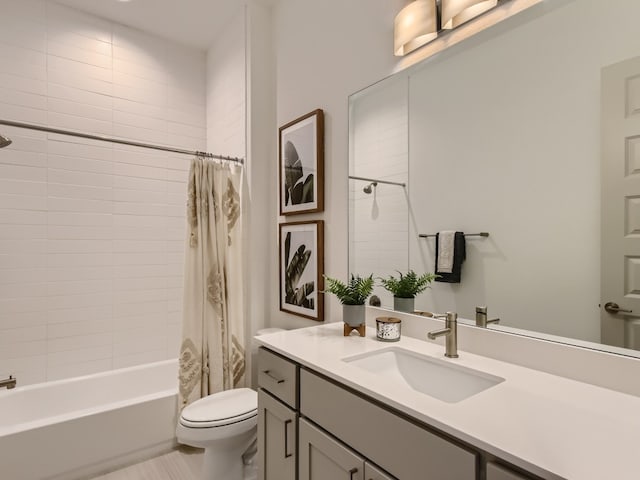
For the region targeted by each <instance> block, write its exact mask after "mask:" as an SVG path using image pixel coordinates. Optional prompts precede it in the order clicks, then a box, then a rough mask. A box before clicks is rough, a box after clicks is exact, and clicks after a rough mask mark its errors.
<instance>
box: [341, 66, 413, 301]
mask: <svg viewBox="0 0 640 480" xmlns="http://www.w3.org/2000/svg"><path fill="white" fill-rule="evenodd" d="M349 117H350V122H349V125H350V136H349V139H350V140H349V148H350V155H349V158H350V160H351V163H350V166H349V170H350V175H349V218H350V221H349V240H350V241H349V271H350V272H351V273H353V274H360V275H365V276H366V275H369V274H371V273H373V274H374V277H380V276H387V275H391V274H394V273H396V270H403V271H406V270H407V269H408V264H409V263H408V262H409V251H408V244H409V238H408V235H409V223H408V212H409V208H408V201H407V194H406V186H405V185H406V183H407V181H408V167H409V162H408V148H409V145H408V128H409V123H408V104H407V79H406V78H404V77H402V78H401V76H397V77H393V78H392V79H391V81H388V82H380V84H378V85H374V86H373V87H370V89H369V90H367V92H366V95H362V96H361V97H359V96H357V95H356V96H352V98H351V102H350V111H349ZM356 159H357V162H355V161H354V160H356ZM374 184H376V185H375V186H374ZM376 284H377V286H376V287H375V289H374V292H373V294H374V295H376V296H377V297H379V298H380V301H381V303H382V305H384V306H386V305H391V304H392V303H393V300H392V298H393V297H392V295H391V294H390V293H389V292H388V291H386V290H385V289H384V288H382V287H381V286H379V285H378V284H379V282H376Z"/></svg>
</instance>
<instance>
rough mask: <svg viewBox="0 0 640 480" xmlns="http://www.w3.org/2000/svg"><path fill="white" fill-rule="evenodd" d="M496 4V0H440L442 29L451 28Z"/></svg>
mask: <svg viewBox="0 0 640 480" xmlns="http://www.w3.org/2000/svg"><path fill="white" fill-rule="evenodd" d="M496 5H498V0H441V11H442V20H441V25H442V27H441V28H442V29H443V30H451V29H454V28H456V27H458V26H460V25H462V24H463V23H465V22H468V21H469V20H471V19H473V18H475V17H477V16H478V15H482V14H483V13H484V12H487V11H489V10H491V9H492V8H493V7H495V6H496Z"/></svg>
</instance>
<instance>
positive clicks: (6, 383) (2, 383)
mask: <svg viewBox="0 0 640 480" xmlns="http://www.w3.org/2000/svg"><path fill="white" fill-rule="evenodd" d="M3 387H7V390H11V389H12V388H16V379H15V378H13V375H9V378H6V379H4V380H0V388H3Z"/></svg>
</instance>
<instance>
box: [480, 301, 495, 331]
mask: <svg viewBox="0 0 640 480" xmlns="http://www.w3.org/2000/svg"><path fill="white" fill-rule="evenodd" d="M499 321H500V319H499V318H493V319H491V320H487V307H486V306H485V307H476V327H483V328H487V325H489V324H490V323H498V322H499Z"/></svg>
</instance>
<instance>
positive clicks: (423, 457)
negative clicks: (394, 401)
mask: <svg viewBox="0 0 640 480" xmlns="http://www.w3.org/2000/svg"><path fill="white" fill-rule="evenodd" d="M258 362H259V363H258V386H259V390H258V454H259V457H258V458H259V462H260V463H259V469H258V472H259V474H258V478H259V480H416V479H425V480H430V479H434V480H435V479H437V480H480V479H482V480H540V477H537V476H535V475H528V474H524V473H518V472H516V470H517V469H514V470H510V469H508V468H507V467H506V466H503V464H502V462H501V463H500V464H497V463H494V462H493V459H494V457H493V456H491V455H488V454H486V453H485V452H482V451H481V450H480V449H478V448H475V447H473V446H471V445H468V444H464V443H463V442H461V441H458V440H457V439H455V438H453V437H451V436H448V435H446V434H442V433H440V432H436V431H434V430H433V429H432V428H430V427H428V426H426V425H424V424H423V423H421V422H418V421H415V420H413V419H412V418H411V417H408V416H407V415H405V414H402V413H399V412H396V411H394V410H393V409H391V408H389V407H387V406H386V405H383V404H381V403H380V402H378V401H376V400H374V399H371V398H369V397H367V396H365V395H362V394H360V393H359V392H358V391H357V390H354V389H352V388H349V387H347V386H344V385H342V384H340V383H338V382H336V381H334V380H330V379H328V378H326V377H324V376H322V375H320V374H318V373H316V372H314V371H313V370H311V369H308V368H307V367H302V366H299V365H297V364H296V363H295V362H292V361H290V360H287V359H285V358H284V357H282V356H280V355H277V354H274V353H272V352H270V351H269V350H267V349H265V348H264V347H262V348H261V349H260V351H259V354H258Z"/></svg>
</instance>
